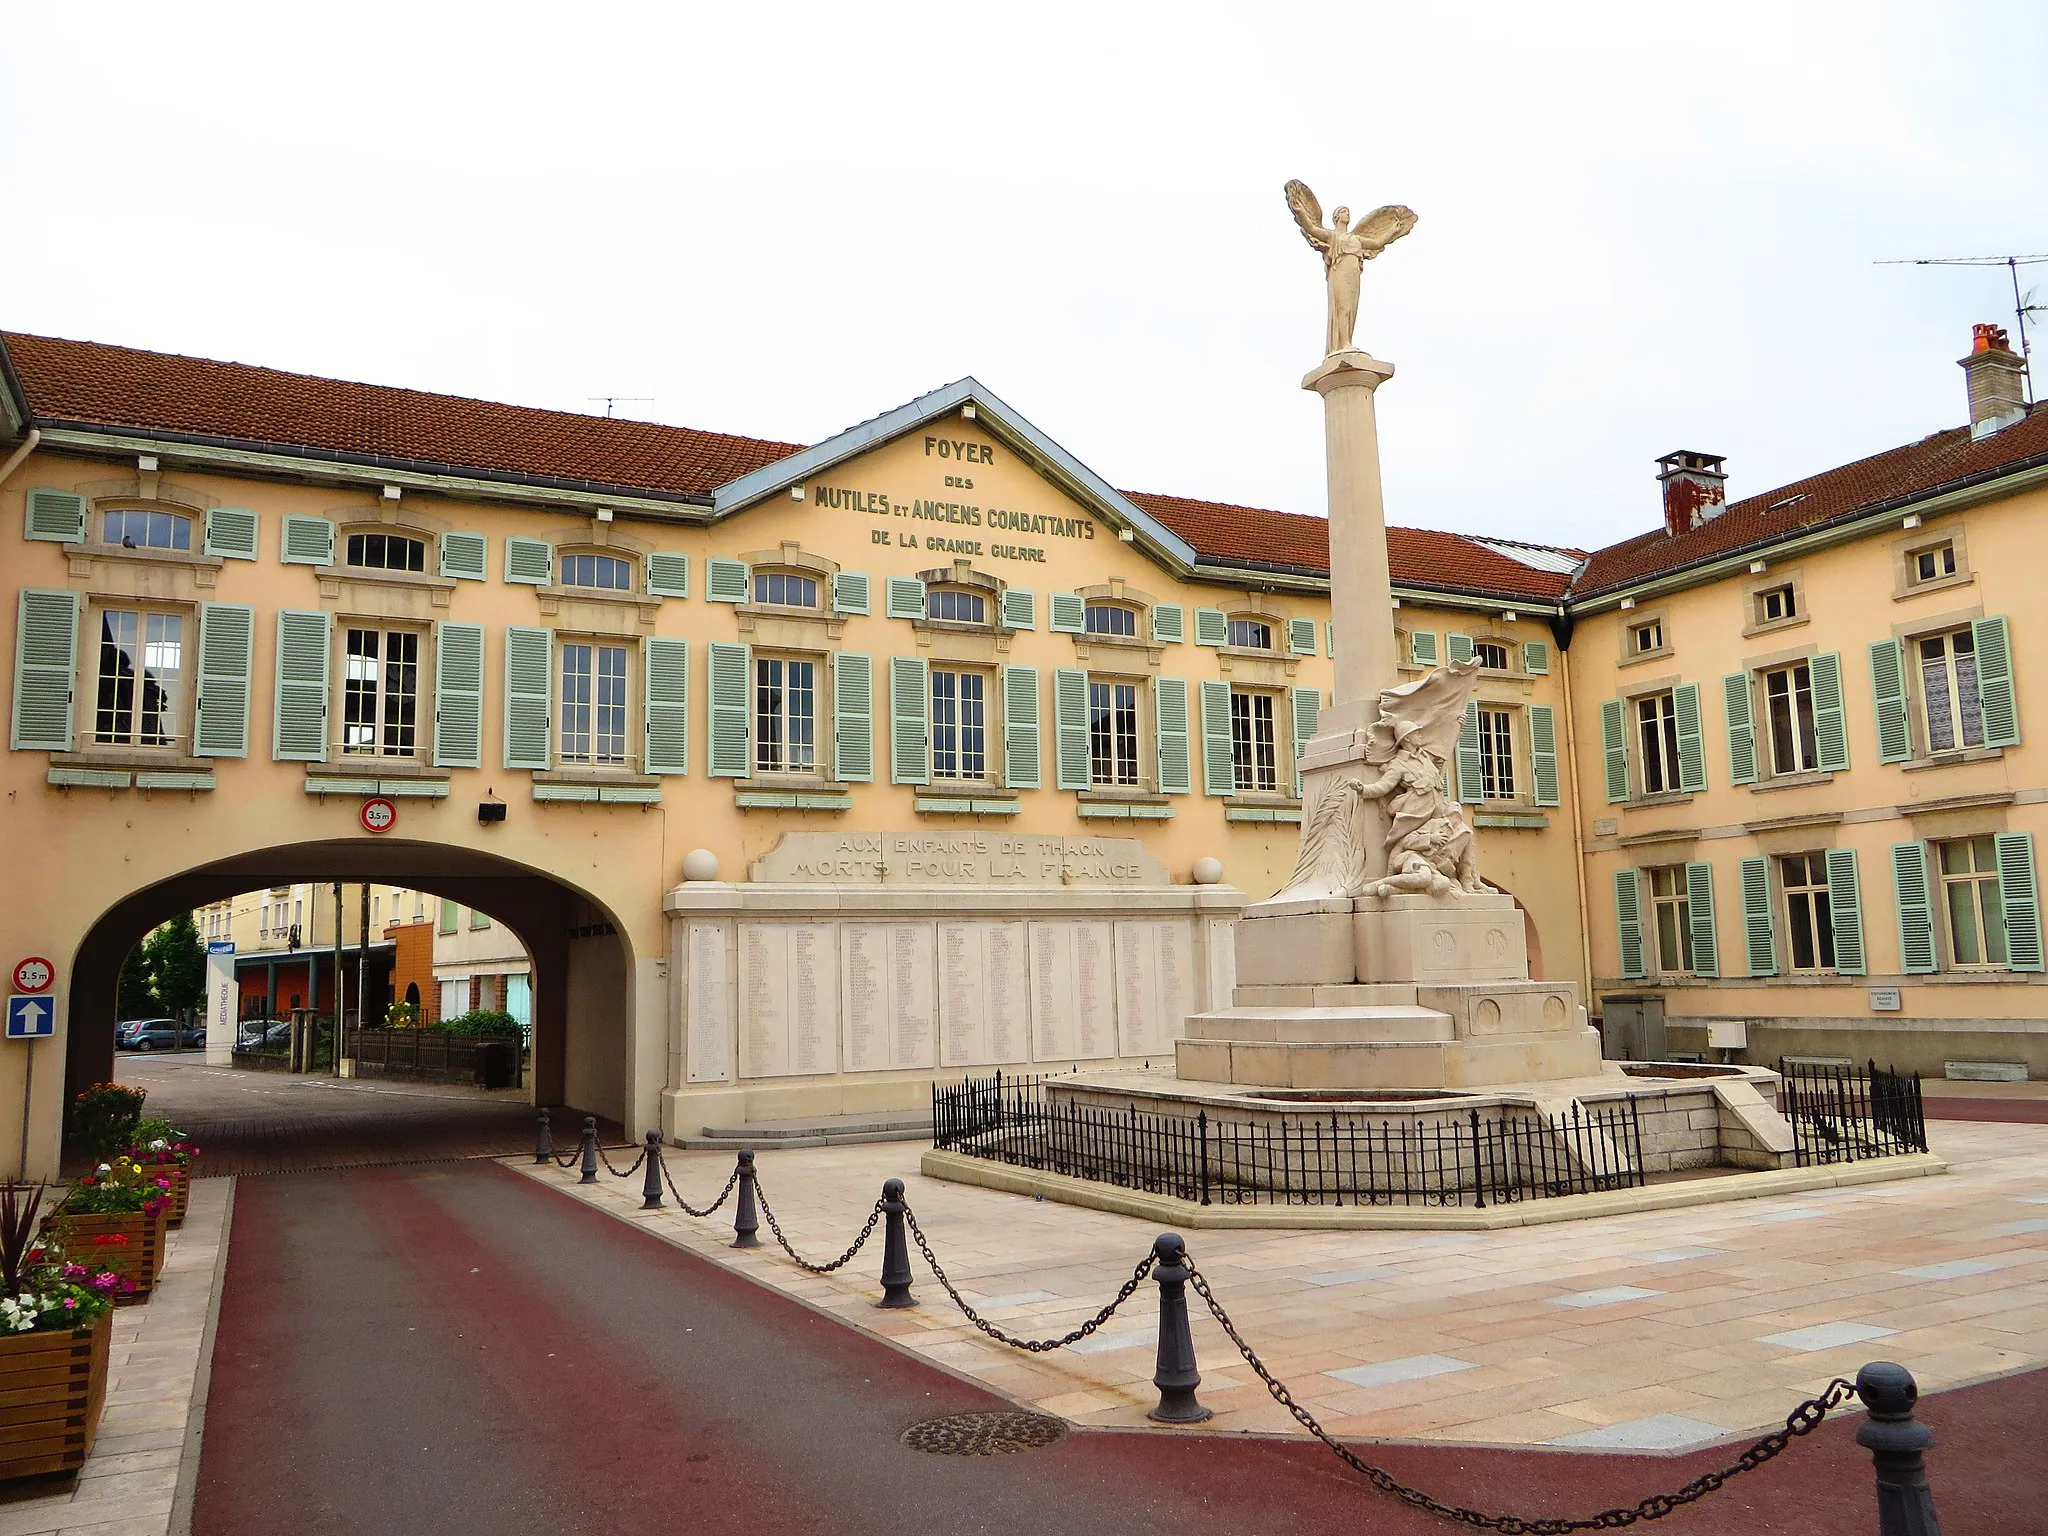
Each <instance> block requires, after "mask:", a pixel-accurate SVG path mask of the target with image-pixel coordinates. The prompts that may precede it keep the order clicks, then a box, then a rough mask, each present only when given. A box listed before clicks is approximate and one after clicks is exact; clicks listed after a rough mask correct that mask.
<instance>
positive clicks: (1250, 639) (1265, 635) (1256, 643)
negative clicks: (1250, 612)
mask: <svg viewBox="0 0 2048 1536" xmlns="http://www.w3.org/2000/svg"><path fill="white" fill-rule="evenodd" d="M1229 643H1230V644H1231V645H1232V646H1234V647H1236V648H1237V649H1239V650H1246V651H1270V650H1271V649H1273V626H1272V625H1270V624H1268V623H1267V622H1266V621H1265V620H1263V619H1232V620H1231V621H1230V630H1229Z"/></svg>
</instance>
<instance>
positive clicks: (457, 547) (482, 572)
mask: <svg viewBox="0 0 2048 1536" xmlns="http://www.w3.org/2000/svg"><path fill="white" fill-rule="evenodd" d="M490 559H491V541H490V540H489V539H487V538H485V537H484V536H483V535H482V534H480V533H466V532H458V533H444V534H442V535H441V574H442V575H443V576H452V577H454V578H455V579H456V580H458V581H482V580H484V579H485V577H487V576H488V575H489V574H490Z"/></svg>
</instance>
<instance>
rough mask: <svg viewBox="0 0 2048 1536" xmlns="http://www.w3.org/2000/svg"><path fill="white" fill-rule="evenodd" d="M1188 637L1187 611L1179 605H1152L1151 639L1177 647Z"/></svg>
mask: <svg viewBox="0 0 2048 1536" xmlns="http://www.w3.org/2000/svg"><path fill="white" fill-rule="evenodd" d="M1187 637H1188V611H1187V609H1185V608H1183V607H1182V606H1181V605H1180V604H1179V603H1154V604H1153V605H1152V638H1153V639H1154V640H1158V641H1162V642H1164V643H1166V644H1168V645H1179V644H1180V643H1181V642H1182V641H1184V640H1186V639H1187Z"/></svg>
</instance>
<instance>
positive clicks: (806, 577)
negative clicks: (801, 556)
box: [747, 566, 831, 613]
mask: <svg viewBox="0 0 2048 1536" xmlns="http://www.w3.org/2000/svg"><path fill="white" fill-rule="evenodd" d="M793 581H804V582H809V583H810V587H811V600H810V601H809V602H808V603H794V602H790V601H789V600H788V598H787V595H786V593H785V596H783V597H763V596H762V595H761V591H762V584H763V583H764V582H781V583H784V584H785V586H786V585H787V584H788V583H789V582H793ZM830 585H831V581H830V579H829V578H826V577H821V576H820V575H819V574H818V573H817V572H816V571H788V570H782V569H780V568H778V567H775V566H766V567H763V566H756V567H754V569H753V570H752V571H750V572H749V573H748V575H747V601H748V603H749V605H750V606H753V607H759V608H794V609H797V610H798V611H800V612H805V613H815V612H817V611H818V605H819V594H821V593H822V592H824V590H825V589H826V588H827V587H829V586H830Z"/></svg>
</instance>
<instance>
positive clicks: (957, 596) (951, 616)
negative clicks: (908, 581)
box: [924, 587, 988, 624]
mask: <svg viewBox="0 0 2048 1536" xmlns="http://www.w3.org/2000/svg"><path fill="white" fill-rule="evenodd" d="M924 611H925V617H926V618H928V619H937V620H939V621H940V622H941V623H946V624H986V623H987V622H988V599H987V598H985V597H983V596H982V595H981V594H980V593H979V592H964V591H962V590H961V589H960V588H958V587H933V588H931V589H929V590H928V591H927V592H926V593H925V609H924Z"/></svg>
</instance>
